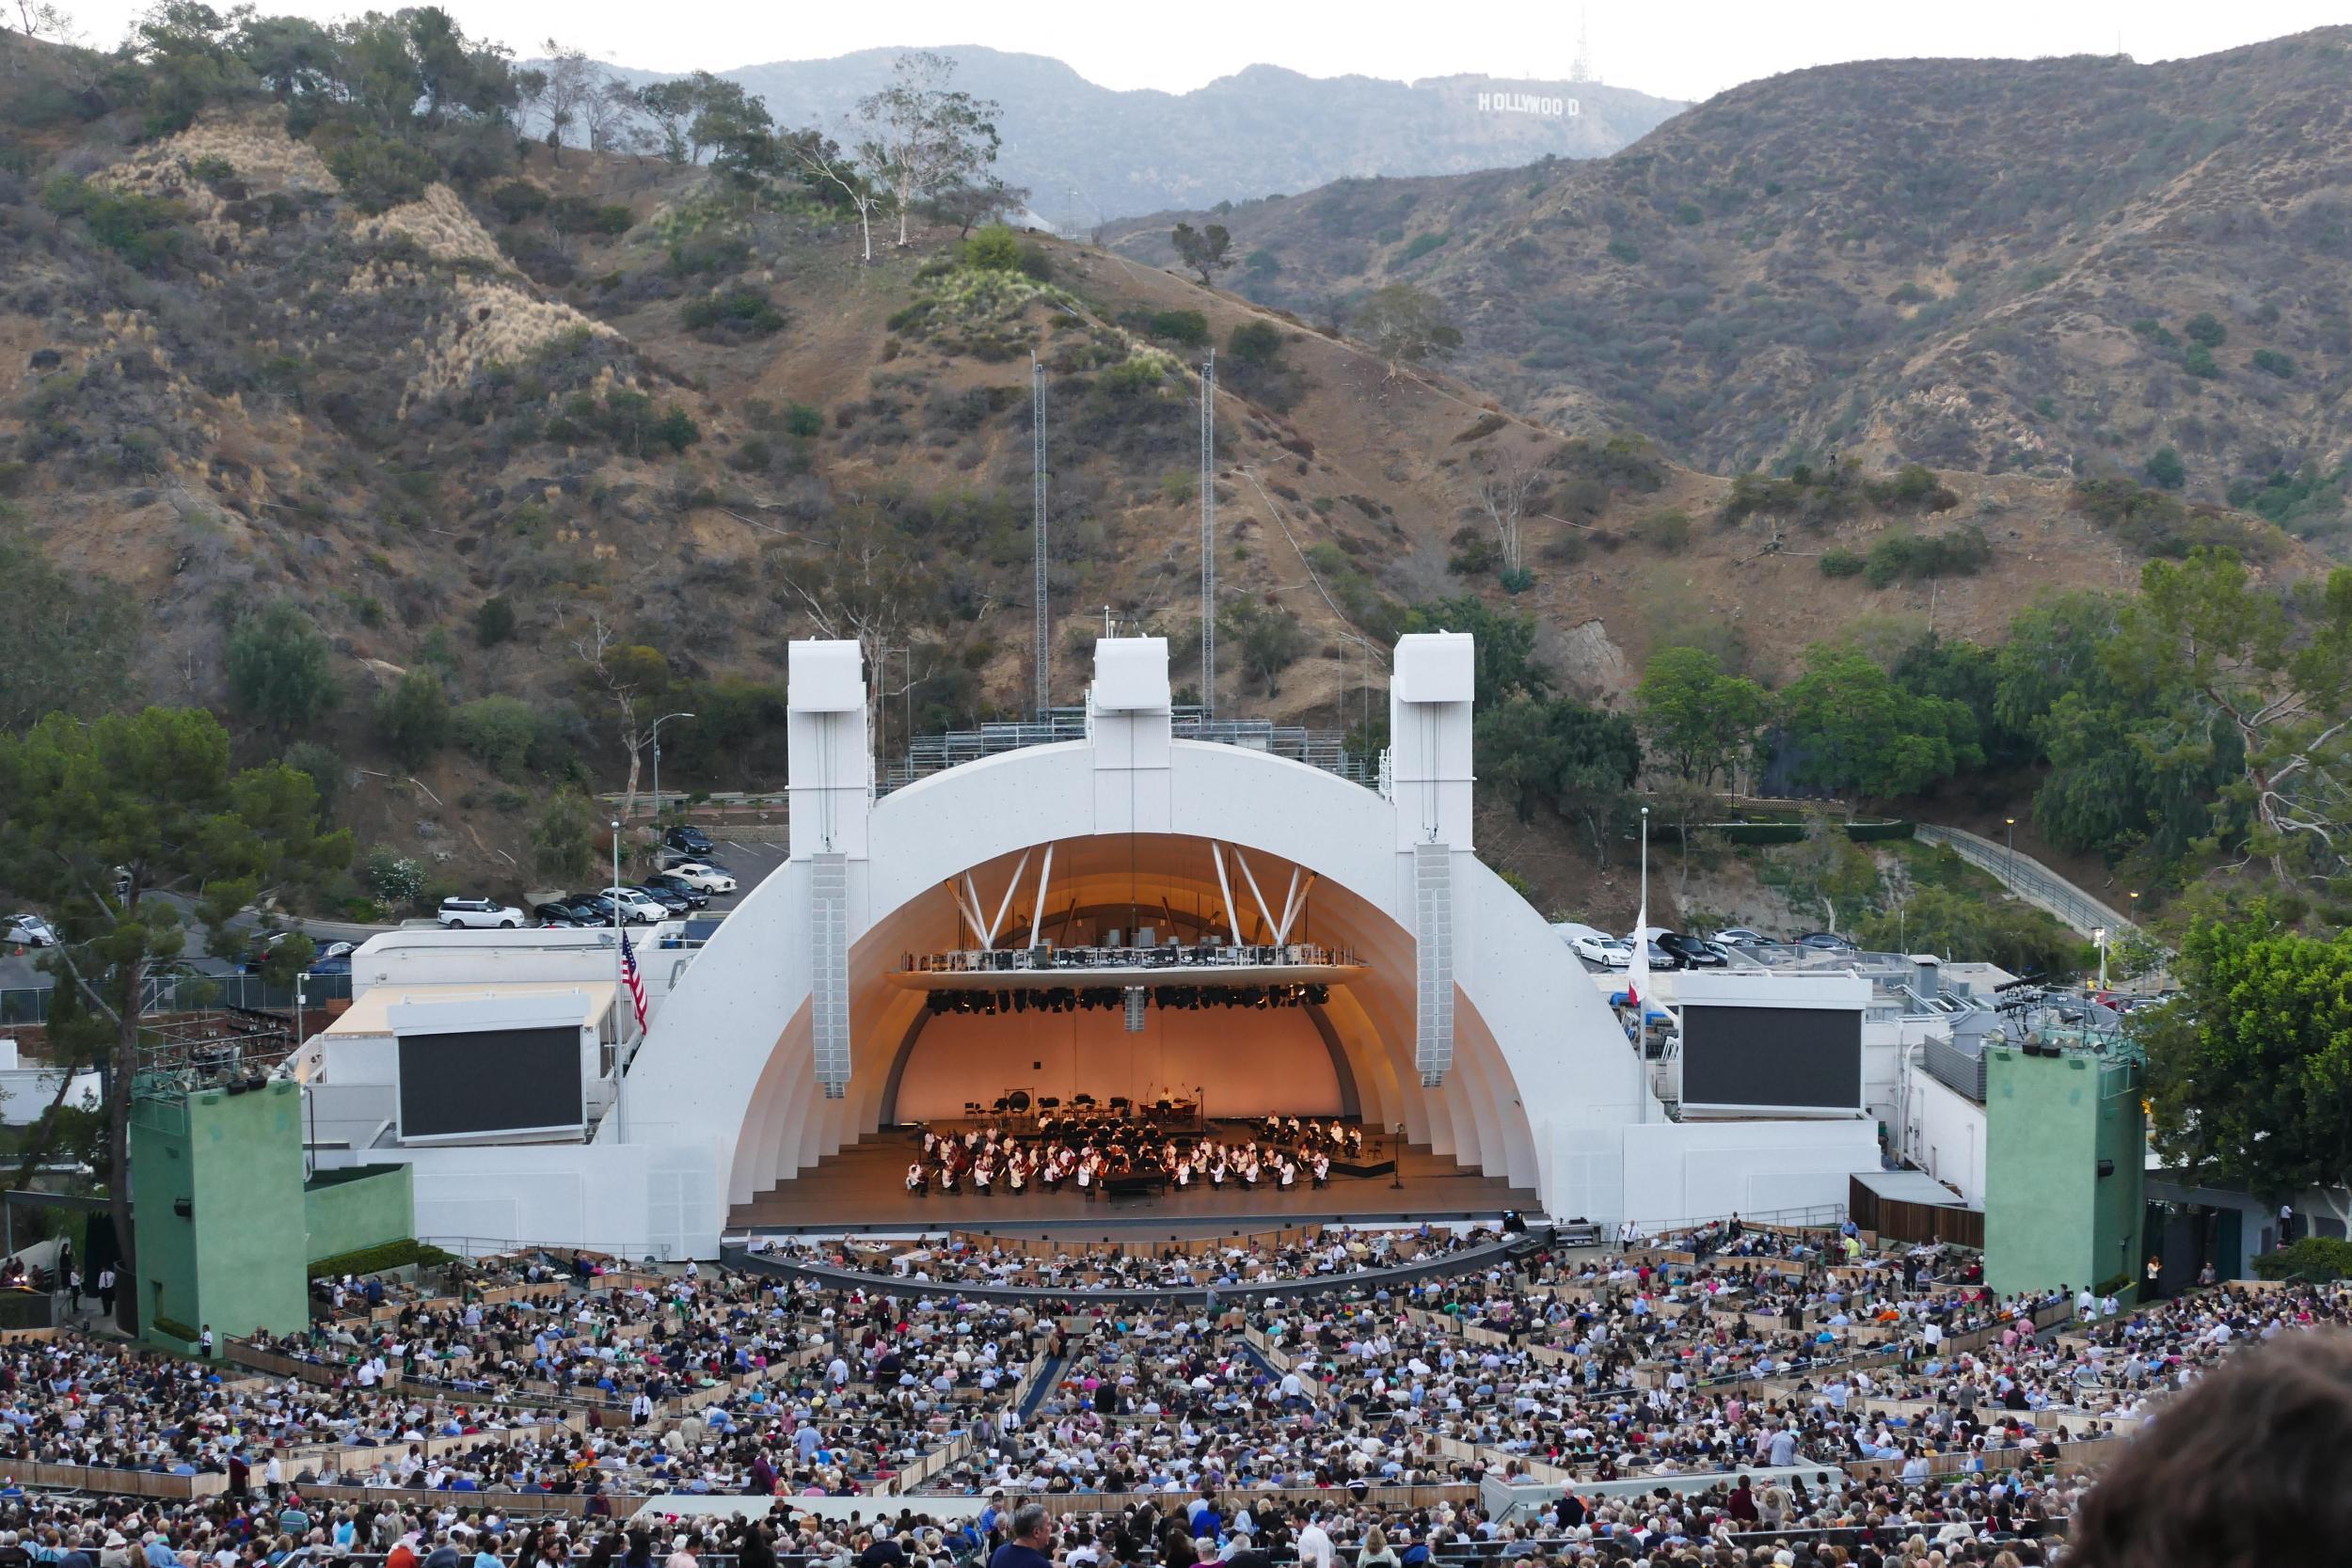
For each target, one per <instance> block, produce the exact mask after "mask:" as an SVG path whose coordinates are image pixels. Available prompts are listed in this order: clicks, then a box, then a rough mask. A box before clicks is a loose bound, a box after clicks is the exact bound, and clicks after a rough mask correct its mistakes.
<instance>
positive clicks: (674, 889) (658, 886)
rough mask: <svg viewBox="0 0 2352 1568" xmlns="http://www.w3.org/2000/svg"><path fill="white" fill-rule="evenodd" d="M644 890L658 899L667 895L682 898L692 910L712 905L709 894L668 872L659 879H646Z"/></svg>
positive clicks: (665, 900)
mask: <svg viewBox="0 0 2352 1568" xmlns="http://www.w3.org/2000/svg"><path fill="white" fill-rule="evenodd" d="M644 888H645V891H646V892H647V893H650V894H652V895H654V896H656V897H658V898H659V897H660V896H661V895H663V894H665V893H666V894H668V895H671V896H672V897H675V898H682V899H684V900H685V901H686V907H687V908H688V909H690V910H700V909H707V908H708V907H709V904H710V895H709V894H708V893H707V892H706V891H705V890H703V889H702V888H699V887H696V886H695V885H694V884H693V883H691V882H690V881H688V880H687V879H685V878H683V877H680V876H676V875H675V874H673V873H671V872H667V871H664V872H662V873H661V874H660V876H658V877H648V878H646V879H645V881H644ZM667 901H668V900H667V899H664V900H663V902H665V903H666V902H667Z"/></svg>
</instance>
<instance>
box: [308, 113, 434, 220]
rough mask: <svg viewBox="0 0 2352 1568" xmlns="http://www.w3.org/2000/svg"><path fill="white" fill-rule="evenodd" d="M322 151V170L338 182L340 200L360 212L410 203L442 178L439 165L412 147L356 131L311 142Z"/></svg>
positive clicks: (341, 131) (345, 130)
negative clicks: (325, 167)
mask: <svg viewBox="0 0 2352 1568" xmlns="http://www.w3.org/2000/svg"><path fill="white" fill-rule="evenodd" d="M313 139H314V140H315V141H316V142H317V143H318V144H319V145H320V146H321V148H322V150H324V152H325V155H326V166H327V168H328V169H329V170H330V171H332V172H333V174H334V176H335V178H336V179H337V180H339V181H341V182H342V187H343V196H344V198H346V199H348V200H349V201H350V202H351V204H352V205H353V206H355V207H357V208H358V209H359V210H360V211H361V212H363V213H380V212H383V211H384V210H385V209H386V208H388V207H397V206H399V205H401V204H402V203H403V202H406V201H414V200H416V199H417V198H419V197H421V196H422V195H423V194H424V188H425V187H426V186H427V185H429V184H431V183H432V182H434V181H436V180H437V179H439V178H440V177H441V164H440V160H439V159H437V158H436V157H434V156H433V154H432V153H430V152H428V151H426V150H424V149H423V148H421V147H419V146H417V145H416V144H415V143H414V142H407V141H401V140H398V139H396V138H394V137H391V136H387V135H381V134H380V133H378V132H374V131H370V130H366V129H362V128H358V127H342V128H339V132H338V134H337V135H331V136H330V135H326V134H325V133H321V134H320V135H318V136H317V137H315V138H313Z"/></svg>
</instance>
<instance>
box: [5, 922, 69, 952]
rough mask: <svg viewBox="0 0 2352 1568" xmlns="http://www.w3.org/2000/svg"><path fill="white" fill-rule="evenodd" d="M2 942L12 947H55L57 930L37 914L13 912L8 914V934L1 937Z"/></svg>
mask: <svg viewBox="0 0 2352 1568" xmlns="http://www.w3.org/2000/svg"><path fill="white" fill-rule="evenodd" d="M0 942H5V943H6V944H8V945H9V946H12V947H55V946H56V945H57V931H56V927H53V926H51V925H50V924H49V922H47V921H46V920H43V919H42V918H41V917H40V916H39V915H37V914H12V915H10V916H8V935H7V936H6V937H0Z"/></svg>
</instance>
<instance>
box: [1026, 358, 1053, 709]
mask: <svg viewBox="0 0 2352 1568" xmlns="http://www.w3.org/2000/svg"><path fill="white" fill-rule="evenodd" d="M1029 504H1030V506H1031V508H1032V510H1033V511H1034V513H1035V515H1036V530H1037V580H1036V581H1035V582H1034V583H1033V584H1032V585H1031V588H1030V594H1031V596H1032V598H1033V599H1034V601H1035V603H1034V610H1035V613H1036V616H1037V626H1036V649H1035V652H1034V653H1033V655H1032V656H1031V657H1033V659H1034V660H1035V663H1036V666H1037V717H1038V721H1039V722H1041V723H1042V722H1043V721H1044V720H1045V712H1046V708H1047V706H1048V691H1047V681H1046V669H1047V661H1048V659H1049V657H1050V656H1051V654H1052V649H1051V648H1049V647H1048V646H1047V641H1048V639H1047V634H1046V619H1047V617H1046V614H1045V367H1044V366H1043V365H1041V364H1040V363H1039V362H1038V357H1037V356H1036V355H1034V354H1032V355H1030V356H1029Z"/></svg>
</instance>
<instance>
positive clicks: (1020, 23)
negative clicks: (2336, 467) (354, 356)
mask: <svg viewBox="0 0 2352 1568" xmlns="http://www.w3.org/2000/svg"><path fill="white" fill-rule="evenodd" d="M218 3H219V5H220V7H221V8H222V9H226V8H228V0H218ZM401 3H403V0H373V4H369V3H361V4H347V5H337V4H321V3H319V0H275V3H273V0H260V8H261V9H262V10H263V11H267V12H287V11H292V12H299V13H301V14H304V15H309V16H315V17H318V18H320V19H322V20H326V19H330V18H333V17H335V16H338V15H342V14H347V13H349V12H353V11H358V10H365V9H371V8H381V9H385V10H389V9H393V8H395V7H396V6H397V5H399V4H401ZM443 3H444V5H446V7H447V8H448V9H449V10H451V11H452V12H453V13H454V14H455V15H456V17H457V18H458V21H459V22H460V23H461V24H463V25H464V26H465V27H466V28H467V30H468V31H469V32H475V33H486V34H488V35H489V36H490V37H492V38H495V39H498V40H501V41H503V42H505V43H506V44H508V45H510V46H511V47H513V48H514V49H515V50H516V53H518V54H532V53H537V52H538V50H539V46H540V43H541V40H545V39H547V38H548V36H550V35H553V36H554V37H556V38H558V39H560V40H563V41H564V42H565V43H568V44H574V45H577V46H579V47H580V48H582V49H585V50H587V51H588V52H589V53H590V54H592V55H597V56H599V57H601V58H604V59H607V60H611V61H612V62H614V63H616V64H626V65H630V66H639V67H644V68H645V69H648V70H654V71H685V70H690V69H692V68H695V67H703V68H706V69H710V70H725V69H727V68H729V67H733V66H740V65H756V64H760V63H762V62H765V61H769V60H777V59H818V58H822V57H824V56H827V55H839V54H844V53H847V52H848V51H850V50H853V49H867V48H876V47H899V46H905V45H913V44H952V43H977V44H986V45H988V46H990V47H992V48H996V49H1009V50H1023V51H1027V52H1030V53H1034V54H1040V55H1055V56H1057V57H1058V58H1060V59H1063V60H1065V61H1067V62H1069V63H1070V64H1071V65H1072V66H1073V67H1075V68H1076V70H1077V71H1078V72H1079V73H1080V74H1081V75H1083V76H1086V77H1088V78H1089V79H1090V80H1092V81H1096V82H1099V83H1101V84H1103V85H1104V86H1105V87H1161V88H1165V89H1168V90H1169V91H1176V92H1181V91H1184V90H1186V89H1188V88H1191V87H1199V86H1200V85H1201V84H1202V83H1204V82H1207V81H1210V80H1211V79H1213V78H1215V77H1217V76H1222V75H1225V74H1227V73H1229V72H1231V71H1237V70H1239V69H1240V68H1242V67H1243V66H1246V65H1251V64H1257V63H1264V64H1272V65H1282V66H1288V67H1290V68H1292V69H1293V70H1295V71H1304V72H1306V73H1308V74H1309V75H1313V76H1338V75H1345V74H1348V73H1350V72H1354V73H1359V74H1363V75H1369V76H1386V77H1394V78H1400V79H1406V80H1409V79H1411V78H1413V77H1417V76H1442V75H1448V74H1452V73H1454V72H1481V73H1485V74H1489V75H1497V76H1512V75H1517V76H1531V77H1559V76H1565V75H1566V74H1568V71H1569V67H1570V63H1571V62H1572V61H1573V60H1574V58H1575V55H1576V40H1577V24H1578V19H1579V16H1580V14H1581V15H1582V16H1583V17H1584V19H1585V21H1586V25H1587V26H1588V28H1589V31H1590V36H1591V46H1592V56H1593V61H1594V64H1595V66H1596V67H1597V71H1598V73H1599V75H1600V76H1601V78H1602V80H1604V81H1607V82H1611V83H1614V84H1616V85H1618V86H1622V87H1638V88H1640V89H1642V90H1643V91H1645V92H1651V93H1656V94H1658V95H1660V96H1661V97H1666V98H1688V99H1700V98H1706V97H1708V96H1709V95H1710V94H1713V93H1717V92H1720V91H1722V90H1723V89H1724V88H1725V87H1733V86H1736V85H1737V84H1739V83H1740V82H1744V81H1748V80H1751V79H1753V78H1755V77H1757V76H1769V75H1772V74H1773V73H1775V72H1778V71H1793V70H1798V69H1800V68H1803V67H1804V66H1809V65H1826V64H1829V63H1831V62H1834V61H1838V60H1852V59H1871V58H1881V57H1885V56H1889V55H2028V56H2029V55H2071V54H2087V53H2096V54H2108V53H2112V52H2113V51H2114V50H2115V49H2116V47H2117V46H2118V42H2119V40H2120V41H2121V45H2122V49H2123V50H2124V52H2126V53H2127V54H2130V55H2133V56H2134V57H2135V58H2137V59H2141V60H2158V59H2172V58H2177V57H2179V56H2181V55H2204V54H2210V53H2212V52H2213V51H2215V50H2218V49H2228V48H2232V47H2234V46H2236V45H2238V44H2242V43H2252V42H2256V41H2259V40H2263V39H2268V38H2276V37H2278V36H2279V35H2280V34H2282V33H2294V32H2300V31H2302V30H2304V29H2305V28H2309V27H2317V26H2323V25H2327V24H2338V23H2343V22H2345V21H2347V20H2352V7H2348V6H2347V5H2346V3H2345V0H2249V3H2244V4H2237V5H2214V4H2211V3H2209V0H2208V3H2198V4H2183V3H2180V0H2142V3H2138V4H2129V5H2125V4H2117V3H2115V0H2090V3H2080V0H2040V3H2022V0H1974V3H1971V4H1964V5H1958V6H1929V5H1903V4H1894V3H1888V0H1860V3H1850V0H1836V3H1824V4H1806V3H1804V0H1796V3H1793V4H1783V5H1760V4H1755V3H1753V0H1748V3H1726V0H1690V3H1685V4H1681V5H1660V4H1654V3H1653V4H1647V5H1614V6H1611V5H1594V6H1590V7H1586V8H1580V7H1579V6H1578V5H1576V4H1575V3H1574V0H1551V3H1549V4H1543V3H1530V0H1475V3H1473V4H1469V5H1464V4H1458V3H1451V4H1441V5H1431V4H1429V3H1428V0H1414V3H1412V4H1395V3H1390V0H1364V3H1357V4H1337V3H1333V0H1271V3H1269V0H1250V3H1246V4H1245V3H1237V0H1192V3H1190V4H1179V5H1174V6H1152V7H1145V6H1140V5H1115V4H1114V5H1105V4H1103V3H1102V0H1009V3H1000V4H997V5H993V6H991V5H977V4H974V3H973V0H961V3H960V4H952V5H951V4H946V3H941V0H897V3H895V4H883V5H872V4H866V5H856V4H851V5H844V4H838V3H834V4H822V3H819V4H809V3H807V0H781V3H771V4H763V5H743V4H717V5H689V6H687V7H685V8H682V9H680V8H675V7H674V6H672V5H645V4H643V3H636V0H632V3H628V4H623V3H621V0H564V4H562V5H548V4H540V3H533V0H443ZM68 8H69V9H71V10H72V11H73V12H74V14H75V15H76V17H77V18H78V19H79V20H80V21H81V23H82V24H83V25H84V27H85V28H86V29H87V32H88V33H89V34H90V35H91V41H93V42H111V41H113V40H116V39H118V38H119V37H120V36H121V34H122V31H123V27H124V25H125V24H126V23H127V21H128V20H129V18H130V17H131V16H133V15H134V14H135V13H136V12H137V11H139V10H140V9H143V6H142V5H140V4H138V3H136V0H85V3H83V4H79V5H75V4H72V0H68Z"/></svg>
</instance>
